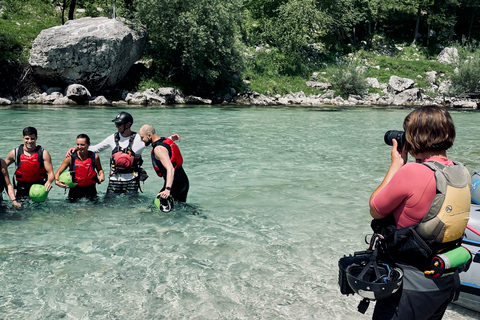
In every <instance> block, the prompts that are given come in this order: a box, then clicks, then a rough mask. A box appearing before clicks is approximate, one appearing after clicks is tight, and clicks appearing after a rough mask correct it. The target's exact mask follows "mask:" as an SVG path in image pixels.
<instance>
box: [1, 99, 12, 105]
mask: <svg viewBox="0 0 480 320" xmlns="http://www.w3.org/2000/svg"><path fill="white" fill-rule="evenodd" d="M10 104H12V101H11V100H9V99H6V98H0V105H2V106H6V105H10Z"/></svg>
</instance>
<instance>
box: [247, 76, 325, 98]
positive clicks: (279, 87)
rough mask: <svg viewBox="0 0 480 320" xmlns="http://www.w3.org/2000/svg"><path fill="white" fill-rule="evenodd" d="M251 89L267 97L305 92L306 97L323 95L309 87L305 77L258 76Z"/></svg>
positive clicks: (254, 79)
mask: <svg viewBox="0 0 480 320" xmlns="http://www.w3.org/2000/svg"><path fill="white" fill-rule="evenodd" d="M250 89H251V90H253V91H256V92H259V93H262V94H267V95H272V96H273V95H276V94H280V95H285V94H290V93H296V92H300V91H302V92H304V93H305V94H306V95H313V94H320V93H322V92H321V91H319V90H318V89H315V88H311V87H308V86H307V85H306V84H305V78H303V77H291V76H274V77H272V76H262V75H260V76H258V77H255V78H253V79H252V80H251V83H250Z"/></svg>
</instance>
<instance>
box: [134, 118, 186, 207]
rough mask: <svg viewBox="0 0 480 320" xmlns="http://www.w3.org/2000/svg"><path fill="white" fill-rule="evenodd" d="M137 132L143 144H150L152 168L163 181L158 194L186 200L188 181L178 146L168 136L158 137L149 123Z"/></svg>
mask: <svg viewBox="0 0 480 320" xmlns="http://www.w3.org/2000/svg"><path fill="white" fill-rule="evenodd" d="M138 134H139V135H140V137H141V139H142V141H143V142H144V143H145V146H148V145H152V148H153V149H152V152H151V158H152V164H153V168H154V169H155V172H156V173H157V175H158V176H159V177H163V179H164V181H165V182H164V184H163V188H162V189H161V190H160V193H159V194H158V196H160V197H162V198H163V199H166V198H168V197H169V196H170V195H172V197H173V198H174V199H175V200H177V201H180V202H185V201H187V194H188V189H189V182H188V177H187V174H186V173H185V171H184V170H183V167H182V164H183V158H182V154H181V153H180V150H179V149H178V146H177V145H176V144H175V142H173V140H172V139H170V138H165V137H159V136H158V135H157V134H156V133H155V129H154V128H153V127H152V126H151V125H149V124H146V125H144V126H142V127H141V128H140V130H139V132H138Z"/></svg>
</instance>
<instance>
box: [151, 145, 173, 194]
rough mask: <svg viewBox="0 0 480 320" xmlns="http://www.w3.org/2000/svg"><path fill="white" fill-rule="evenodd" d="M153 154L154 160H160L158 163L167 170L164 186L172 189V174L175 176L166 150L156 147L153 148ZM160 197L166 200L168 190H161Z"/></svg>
mask: <svg viewBox="0 0 480 320" xmlns="http://www.w3.org/2000/svg"><path fill="white" fill-rule="evenodd" d="M153 152H154V153H155V158H157V159H158V160H160V162H161V163H162V165H163V166H164V167H165V169H167V176H166V179H165V181H166V184H165V186H166V187H172V185H173V177H174V174H175V169H174V168H173V164H172V162H171V161H170V157H169V155H168V150H167V148H165V147H163V146H157V147H155V149H154V151H153ZM159 195H160V197H162V198H165V199H166V198H168V196H170V190H167V189H165V190H163V191H162V192H160V193H159Z"/></svg>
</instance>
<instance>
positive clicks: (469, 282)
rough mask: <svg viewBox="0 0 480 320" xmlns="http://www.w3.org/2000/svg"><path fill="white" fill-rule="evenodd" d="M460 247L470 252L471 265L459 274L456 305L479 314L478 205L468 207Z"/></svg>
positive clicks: (479, 249) (479, 248)
mask: <svg viewBox="0 0 480 320" xmlns="http://www.w3.org/2000/svg"><path fill="white" fill-rule="evenodd" d="M462 245H463V246H464V247H465V248H467V249H468V250H470V253H471V254H472V256H473V261H472V264H471V265H470V268H469V269H468V271H467V272H461V273H460V283H461V287H460V296H459V299H458V300H457V301H456V302H455V303H456V304H458V305H460V306H462V307H465V308H468V309H471V310H475V311H477V312H480V205H478V204H472V205H471V206H470V219H469V220H468V226H467V229H466V230H465V236H464V238H463V243H462Z"/></svg>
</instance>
